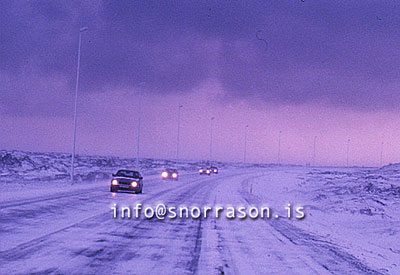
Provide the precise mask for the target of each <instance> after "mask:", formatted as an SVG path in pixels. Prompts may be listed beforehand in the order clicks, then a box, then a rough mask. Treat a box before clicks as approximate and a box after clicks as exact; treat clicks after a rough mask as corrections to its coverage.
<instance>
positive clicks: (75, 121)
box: [71, 27, 88, 184]
mask: <svg viewBox="0 0 400 275" xmlns="http://www.w3.org/2000/svg"><path fill="white" fill-rule="evenodd" d="M87 29H88V28H87V27H82V28H81V29H80V30H79V42H78V64H77V68H76V83H75V104H74V130H73V131H74V132H73V146H72V160H71V184H74V176H75V170H74V169H75V144H76V123H77V110H78V90H79V69H80V64H81V44H82V33H83V32H85V31H87Z"/></svg>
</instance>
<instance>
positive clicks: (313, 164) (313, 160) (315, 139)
mask: <svg viewBox="0 0 400 275" xmlns="http://www.w3.org/2000/svg"><path fill="white" fill-rule="evenodd" d="M316 143H317V136H314V148H313V159H312V166H315V147H316Z"/></svg>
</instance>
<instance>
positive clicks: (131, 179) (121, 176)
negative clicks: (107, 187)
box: [111, 170, 143, 193]
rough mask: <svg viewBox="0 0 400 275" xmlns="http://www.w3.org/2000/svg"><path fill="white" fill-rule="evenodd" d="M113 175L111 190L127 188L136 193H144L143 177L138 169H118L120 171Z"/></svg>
mask: <svg viewBox="0 0 400 275" xmlns="http://www.w3.org/2000/svg"><path fill="white" fill-rule="evenodd" d="M112 176H113V178H112V180H111V192H117V191H118V190H126V191H133V192H135V193H142V191H143V177H142V175H140V173H139V172H138V171H132V170H118V172H117V173H116V174H113V175H112Z"/></svg>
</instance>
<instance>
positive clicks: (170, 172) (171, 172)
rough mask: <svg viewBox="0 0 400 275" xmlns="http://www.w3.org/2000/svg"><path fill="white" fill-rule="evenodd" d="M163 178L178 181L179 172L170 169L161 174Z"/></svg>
mask: <svg viewBox="0 0 400 275" xmlns="http://www.w3.org/2000/svg"><path fill="white" fill-rule="evenodd" d="M161 177H162V178H163V179H164V180H166V179H173V180H178V178H179V173H178V170H176V169H174V168H168V169H165V170H164V171H163V172H162V173H161Z"/></svg>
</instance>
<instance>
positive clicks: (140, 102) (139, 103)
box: [136, 90, 142, 170]
mask: <svg viewBox="0 0 400 275" xmlns="http://www.w3.org/2000/svg"><path fill="white" fill-rule="evenodd" d="M138 105H139V106H138V125H137V126H138V129H137V144H136V169H138V170H139V157H140V124H141V116H142V112H141V108H142V91H141V90H140V91H139V99H138Z"/></svg>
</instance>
